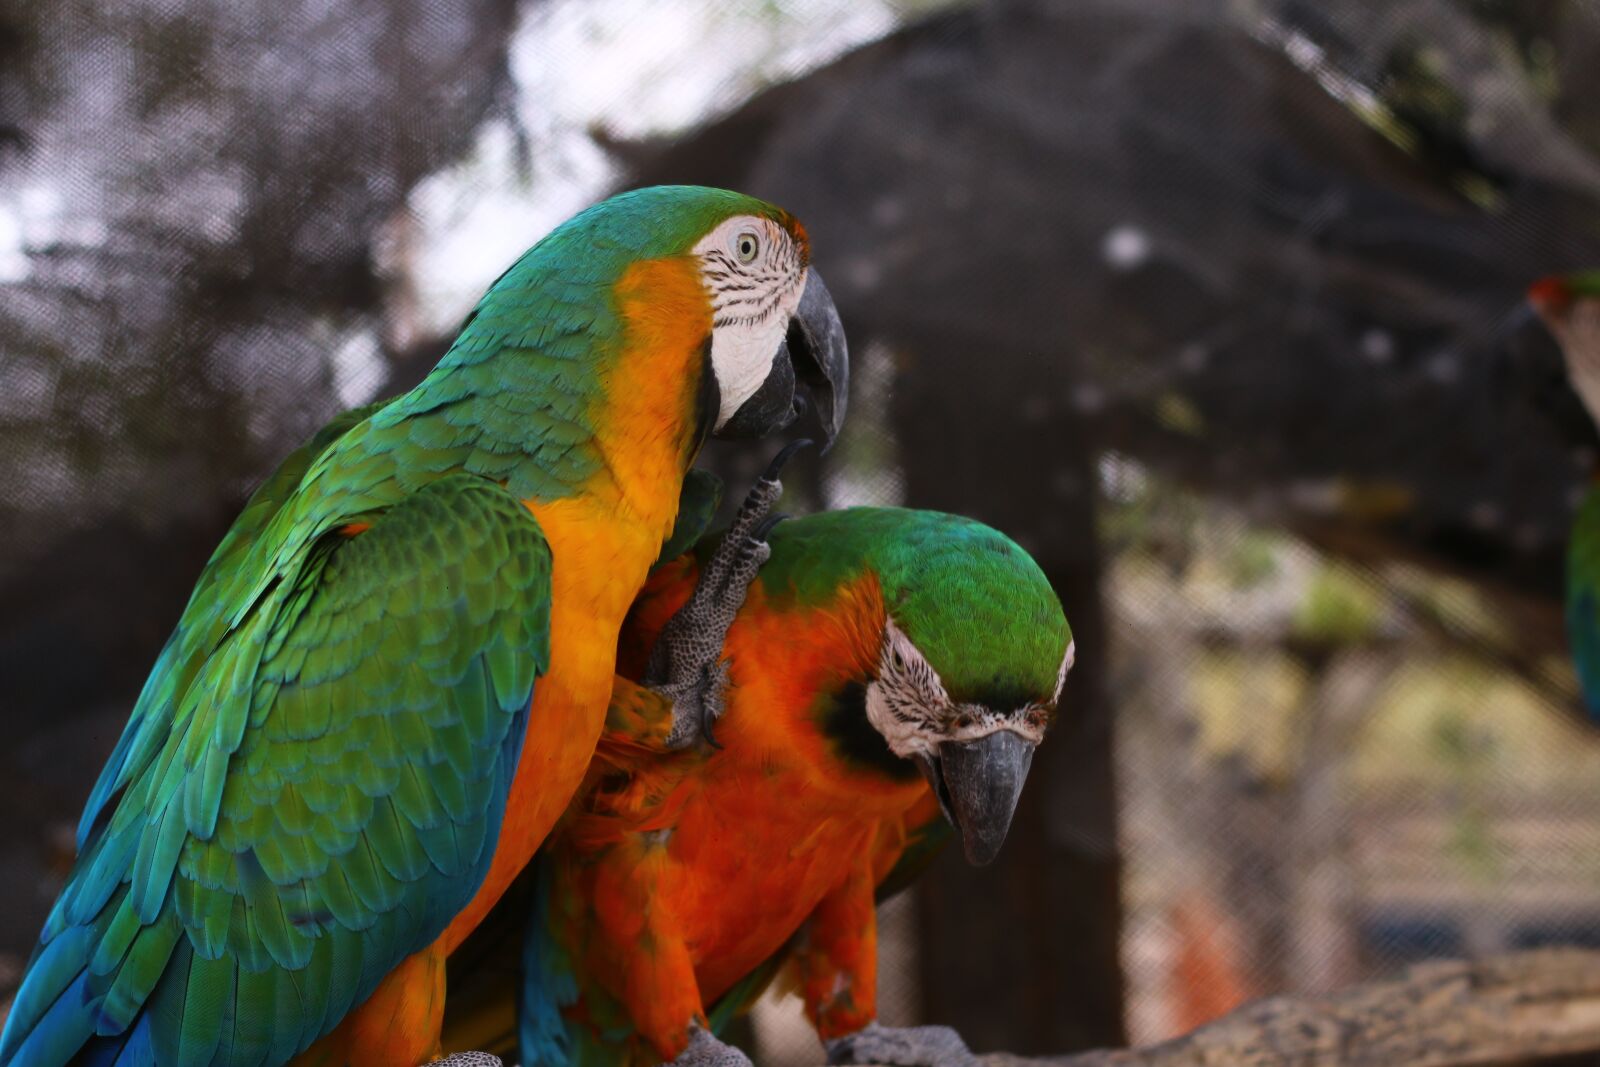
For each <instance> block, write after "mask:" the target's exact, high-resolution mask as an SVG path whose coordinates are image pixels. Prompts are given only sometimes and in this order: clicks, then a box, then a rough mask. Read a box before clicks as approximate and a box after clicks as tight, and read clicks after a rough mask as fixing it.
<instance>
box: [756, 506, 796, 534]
mask: <svg viewBox="0 0 1600 1067" xmlns="http://www.w3.org/2000/svg"><path fill="white" fill-rule="evenodd" d="M792 518H794V516H793V515H790V514H789V513H788V512H786V511H779V512H775V513H773V514H771V515H768V516H767V517H766V518H764V519H762V520H761V523H760V525H758V526H757V527H756V528H755V529H754V530H751V531H750V539H751V540H752V541H765V540H766V539H767V534H769V533H771V532H772V528H773V527H774V526H776V525H778V523H780V522H782V521H783V520H785V519H792Z"/></svg>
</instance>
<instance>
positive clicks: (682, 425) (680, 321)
mask: <svg viewBox="0 0 1600 1067" xmlns="http://www.w3.org/2000/svg"><path fill="white" fill-rule="evenodd" d="M616 299H617V307H618V310H619V311H620V313H621V316H622V318H623V321H624V323H625V324H626V329H625V331H624V333H625V337H626V342H625V344H624V346H623V350H622V352H621V353H620V354H619V356H618V357H617V358H616V359H615V360H613V361H611V363H610V365H609V367H608V369H607V370H606V371H605V376H606V389H605V400H604V402H603V405H602V407H601V409H600V410H598V411H596V412H593V413H592V414H593V425H594V426H595V427H596V431H595V437H594V442H593V443H594V445H595V446H596V447H597V448H598V449H599V451H600V453H601V455H602V457H603V459H604V462H603V463H602V464H601V468H600V470H599V471H598V472H597V473H596V474H595V475H594V476H593V477H592V478H591V479H590V480H589V481H588V482H587V483H586V484H585V485H584V486H582V487H581V488H580V489H579V490H578V491H577V492H576V493H574V494H573V495H571V496H567V497H564V498H561V499H558V500H551V501H540V500H530V501H528V508H529V510H530V511H532V512H533V514H534V515H535V517H537V518H538V520H539V525H540V527H541V528H542V529H543V531H544V535H545V538H546V539H547V540H548V541H549V543H550V551H551V559H552V569H551V591H550V597H551V599H550V668H549V670H548V671H547V672H546V673H545V675H544V676H543V677H541V678H540V679H539V680H538V682H537V683H536V684H535V687H534V697H533V706H532V708H531V709H530V713H529V719H528V736H527V740H526V741H525V742H524V744H523V746H522V755H521V757H520V760H519V762H518V764H517V772H516V775H515V777H514V778H513V780H512V785H511V795H510V798H509V800H508V802H507V805H506V814H505V818H504V821H503V823H502V825H501V829H500V836H499V838H498V840H497V842H496V846H495V855H494V860H493V862H492V864H491V866H490V870H489V875H488V877H487V878H486V879H485V880H484V883H483V886H482V887H481V888H480V889H479V891H478V893H477V895H476V896H475V897H474V898H473V900H472V902H471V903H469V904H468V906H467V907H466V909H464V910H463V911H462V912H461V913H460V914H459V915H458V916H457V917H456V920H455V921H454V922H453V923H452V925H451V927H450V929H449V930H448V931H447V932H446V934H445V944H446V947H447V950H454V948H455V947H456V946H458V945H459V944H460V943H461V941H462V940H464V939H465V937H466V935H467V934H469V933H471V931H472V930H473V929H474V928H475V927H476V926H477V925H478V923H479V922H480V921H481V920H482V918H483V916H484V915H485V914H487V913H488V911H489V909H490V908H491V907H493V905H494V903H495V902H496V901H497V900H498V899H499V898H500V896H501V894H502V893H504V892H505V889H506V888H507V887H508V886H509V885H510V884H511V882H512V880H513V879H515V878H516V876H517V874H518V873H519V872H521V870H522V869H523V867H525V866H526V865H527V863H528V861H529V859H531V858H532V856H533V853H534V852H535V851H536V850H537V849H538V847H539V845H540V843H541V842H543V840H544V838H545V836H546V835H547V834H548V833H549V832H550V828H551V827H552V826H553V825H554V824H555V821H556V819H557V818H559V817H560V815H561V813H562V812H563V811H564V810H565V809H566V807H567V804H568V803H569V802H570V800H571V799H572V796H573V794H574V793H575V792H576V791H577V788H578V786H579V784H580V783H581V782H582V780H583V775H584V771H585V769H586V768H587V766H588V764H589V759H590V757H591V756H592V755H593V753H594V746H595V742H596V741H597V740H598V739H599V736H600V730H601V728H602V726H603V724H604V722H605V711H606V704H607V701H608V699H609V697H610V693H611V678H612V674H613V671H614V670H615V664H616V649H617V635H618V632H619V630H620V629H621V626H622V620H623V617H624V616H625V615H626V613H627V610H628V607H629V605H630V604H631V603H632V602H633V599H634V596H635V595H636V594H637V592H638V591H639V588H640V586H642V585H643V583H644V579H645V575H646V572H647V571H648V569H649V567H650V564H651V563H653V562H654V561H655V558H656V555H657V554H658V553H659V552H660V549H661V543H662V542H663V541H664V540H665V539H666V538H667V535H668V534H669V533H671V531H672V523H673V520H674V519H675V517H676V515H677V507H678V494H679V492H680V490H681V487H682V483H683V473H684V471H685V470H686V469H687V468H688V466H689V463H690V462H691V461H692V460H693V455H692V452H693V450H694V448H695V446H696V442H697V439H696V427H695V415H696V412H695V397H696V396H697V395H698V391H699V382H700V374H701V372H702V366H701V364H702V362H703V354H702V353H703V349H704V342H705V338H706V336H707V335H708V333H709V331H710V329H711V305H710V301H709V299H708V297H707V295H706V292H705V289H704V287H703V285H702V284H701V282H700V279H699V273H698V271H697V270H696V269H695V267H694V264H693V262H692V261H691V260H688V259H685V258H682V257H674V258H669V259H662V260H646V261H643V262H640V263H637V264H635V265H634V266H633V267H632V268H630V269H629V270H628V271H627V272H626V273H625V274H624V276H623V277H622V279H621V280H620V281H619V282H618V284H617V287H616Z"/></svg>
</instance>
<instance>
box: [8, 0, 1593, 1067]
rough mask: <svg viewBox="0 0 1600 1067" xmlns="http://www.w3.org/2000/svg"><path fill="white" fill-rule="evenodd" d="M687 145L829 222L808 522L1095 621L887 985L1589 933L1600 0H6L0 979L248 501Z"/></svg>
mask: <svg viewBox="0 0 1600 1067" xmlns="http://www.w3.org/2000/svg"><path fill="white" fill-rule="evenodd" d="M668 181H672V182H677V181H689V182H696V183H703V184H714V185H726V186H731V187H736V188H739V189H742V190H745V191H748V192H751V193H754V194H757V195H760V196H763V197H767V198H769V199H772V200H775V201H777V202H778V203H781V204H783V205H784V206H785V207H787V208H789V209H790V210H792V211H793V212H795V213H796V214H797V215H798V216H799V217H800V218H802V219H803V220H804V221H805V223H806V225H807V227H808V229H809V230H810V232H811V234H812V237H813V241H814V245H815V248H816V262H817V263H818V265H819V267H820V269H821V270H822V272H823V273H824V274H825V276H826V277H827V278H828V281H829V285H830V287H831V288H832V290H833V293H834V295H835V297H836V299H837V302H838V304H839V307H840V311H841V313H842V315H843V317H844V320H845V322H846V325H847V327H848V330H849V334H850V342H851V347H852V354H853V357H854V359H855V363H856V369H855V371H854V381H853V386H854V395H853V398H852V405H853V406H852V412H851V419H850V421H849V423H848V424H847V432H846V435H845V437H844V438H843V440H842V441H841V443H840V445H839V447H837V448H836V449H835V450H834V451H833V453H832V454H830V456H829V457H828V458H827V461H826V463H825V464H823V465H821V466H820V467H817V466H816V465H815V464H814V463H813V464H812V469H811V471H810V472H809V473H808V474H807V475H803V476H802V475H797V476H796V478H795V482H796V484H795V485H793V486H792V487H791V491H792V492H793V493H794V494H795V495H796V496H798V497H800V498H801V499H800V501H799V505H798V506H809V507H824V506H826V507H838V506H843V505H848V504H854V503H905V504H914V505H922V506H931V507H938V508H943V509H946V510H952V511H959V512H963V513H967V514H971V515H974V516H977V517H979V518H981V519H984V520H986V521H988V522H990V523H992V524H994V525H996V526H998V527H1000V528H1001V529H1003V530H1005V531H1007V532H1008V533H1010V534H1012V535H1013V536H1014V537H1016V538H1017V539H1018V540H1019V541H1020V542H1021V543H1022V544H1023V545H1024V546H1025V547H1026V548H1028V550H1029V551H1030V552H1032V553H1033V555H1034V556H1035V557H1036V558H1037V559H1038V560H1039V561H1040V563H1041V564H1042V565H1043V566H1044V568H1045V569H1046V571H1047V572H1048V573H1049V574H1050V575H1051V577H1052V579H1053V581H1054V582H1055V583H1056V586H1057V588H1058V590H1059V591H1060V593H1061V595H1062V597H1063V599H1064V601H1065V603H1066V606H1067V612H1068V617H1069V618H1070V619H1071V620H1072V623H1073V626H1074V629H1075V631H1076V634H1077V638H1078V645H1079V657H1078V665H1077V667H1076V669H1075V670H1074V672H1073V674H1072V675H1071V677H1070V679H1069V681H1068V685H1067V692H1066V697H1065V702H1064V705H1063V706H1064V708H1065V714H1064V715H1063V717H1062V720H1061V722H1060V723H1059V725H1058V727H1057V730H1056V732H1055V734H1054V735H1053V736H1052V738H1051V739H1050V741H1049V742H1048V743H1047V744H1046V745H1045V746H1044V748H1043V749H1041V751H1040V754H1039V758H1038V760H1037V761H1036V762H1035V770H1034V773H1033V778H1032V781H1031V782H1030V783H1029V786H1028V790H1027V792H1026V793H1025V794H1024V797H1023V806H1022V810H1021V811H1020V813H1019V816H1018V819H1017V822H1016V824H1015V825H1014V827H1013V830H1012V835H1011V839H1010V840H1009V841H1008V843H1007V845H1006V849H1005V852H1004V853H1003V854H1002V856H1001V859H1000V861H999V862H998V863H997V864H996V865H995V866H994V867H992V868H988V869H984V870H982V871H973V870H969V869H967V868H966V867H965V866H964V865H963V863H962V861H961V859H960V857H959V856H957V855H953V854H952V855H948V856H945V857H944V858H943V860H941V862H940V864H939V865H938V867H937V868H936V869H935V870H934V871H933V872H931V873H930V875H929V876H928V877H927V878H926V879H925V880H924V882H923V884H922V886H921V887H920V888H919V889H918V890H916V891H915V892H914V893H912V894H909V895H907V896H906V897H904V898H901V899H899V900H897V901H895V902H893V903H892V904H891V905H889V906H888V907H887V908H886V909H885V914H884V919H883V922H884V927H885V933H884V937H883V942H884V943H883V946H882V951H883V953H884V957H885V958H884V963H883V971H882V973H883V983H884V989H883V994H882V997H883V1001H884V1011H883V1015H884V1019H885V1021H886V1022H888V1023H891V1024H894V1023H905V1022H909V1021H914V1020H936V1021H939V1022H944V1023H949V1024H952V1025H955V1026H957V1027H958V1028H959V1029H960V1030H961V1031H962V1032H963V1033H964V1034H965V1035H966V1037H967V1039H968V1041H969V1042H970V1043H971V1044H972V1045H973V1047H975V1048H978V1049H998V1048H1005V1049H1010V1050H1013V1051H1017V1052H1047V1051H1048V1052H1063V1051H1068V1050H1072V1049H1077V1048H1083V1047H1088V1046H1095V1045H1114V1044H1120V1043H1122V1042H1124V1041H1128V1040H1131V1041H1134V1042H1140V1043H1143V1042H1149V1041H1153V1040H1157V1039H1160V1038H1164V1037H1167V1036H1170V1035H1173V1034H1177V1033H1181V1032H1183V1031H1185V1030H1187V1029H1189V1028H1191V1027H1193V1026H1195V1025H1197V1024H1199V1023H1201V1022H1204V1021H1206V1020H1208V1019H1210V1018H1213V1017H1215V1016H1217V1015H1218V1014H1221V1013H1223V1012H1226V1011H1228V1010H1229V1009H1231V1008H1232V1007H1234V1006H1236V1005H1238V1004H1239V1003H1240V1002H1242V1001H1244V1000H1247V999H1251V998H1254V997H1258V996H1263V995H1267V994H1273V993H1279V992H1297V991H1317V990H1325V989H1329V988H1332V987H1336V986H1340V985H1345V984H1348V983H1351V982H1355V981H1359V980H1362V979H1366V978H1370V977H1375V976H1380V975H1386V974H1390V973H1393V972H1394V971H1395V970H1396V969H1397V968H1399V967H1401V966H1403V965H1405V964H1407V963H1411V962H1414V961H1417V960H1421V959H1426V958H1431V957H1441V956H1443V957H1450V956H1461V955H1467V954H1480V953H1486V952H1494V951H1500V950H1506V949H1512V948H1519V947H1528V946H1535V945H1543V944H1579V945H1591V946H1595V945H1600V738H1597V735H1596V734H1595V733H1594V732H1593V731H1591V730H1590V729H1589V728H1587V727H1586V726H1585V725H1584V724H1583V722H1582V720H1581V718H1580V715H1579V711H1578V702H1577V696H1576V687H1575V683H1574V679H1573V674H1572V670H1571V667H1570V663H1569V659H1568V654H1567V650H1566V645H1565V640H1564V637H1563V634H1562V630H1561V615H1560V611H1561V609H1560V586H1561V574H1562V555H1563V552H1564V548H1565V540H1566V536H1567V528H1568V525H1569V522H1570V519H1571V515H1572V511H1573V508H1574V506H1575V504H1576V502H1577V500H1578V499H1579V495H1580V494H1581V492H1582V491H1583V489H1584V488H1585V486H1586V485H1587V483H1588V480H1589V478H1590V474H1591V471H1592V470H1593V468H1594V466H1595V462H1596V458H1597V451H1596V446H1597V439H1596V434H1595V430H1594V428H1593V426H1592V425H1591V424H1590V423H1589V421H1588V419H1587V418H1586V417H1585V415H1584V414H1583V412H1582V409H1581V408H1580V407H1579V405H1578V402H1577V400H1576V398H1575V397H1574V395H1573V394H1572V393H1571V392H1570V390H1569V388H1568V386H1567V385H1566V382H1565V379H1564V376H1563V373H1562V368H1561V363H1560V360H1559V356H1558V354H1557V351H1556V349H1555V347H1554V345H1553V343H1552V342H1551V341H1550V339H1549V338H1548V336H1546V335H1545V333H1544V332H1543V330H1542V329H1541V328H1540V327H1539V326H1537V325H1536V324H1534V323H1532V322H1531V321H1529V320H1527V319H1526V318H1525V317H1523V316H1521V315H1520V314H1519V309H1520V307H1521V300H1522V293H1523V292H1524V290H1525V289H1526V287H1527V285H1528V283H1529V282H1530V281H1531V280H1533V279H1534V278H1536V277H1538V276H1540V275H1543V274H1547V273H1551V272H1557V271H1563V270H1570V269H1574V268H1580V267H1594V266H1600V4H1597V3H1596V2H1595V0H1385V2H1382V3H1379V2H1374V0H1315V2H1312V0H977V2H964V3H951V2H946V0H748V2H721V3H717V2H712V3H690V2H685V0H520V2H516V0H426V2H424V0H283V2H280V3H275V4H235V3H230V2H227V0H125V2H122V3H118V4H105V3H100V2H95V0H53V2H52V3H50V4H38V3H26V2H23V0H0V486H3V487H4V491H3V492H0V723H3V725H4V727H5V729H6V742H5V744H3V745H0V870H3V871H4V872H5V874H4V877H3V878H0V999H3V998H4V997H7V996H9V990H10V988H11V987H12V986H14V984H15V981H16V979H17V977H18V974H19V970H20V966H21V963H22V961H23V960H24V959H25V958H26V956H27V953H28V952H29V950H30V946H31V943H32V940H33V938H34V936H35V935H36V933H37V931H38V928H39V924H40V922H41V921H42V917H43V914H44V911H45V909H46V908H47V907H48V904H49V903H50V901H51V900H52V898H53V896H54V893H55V891H56V888H57V886H58V885H59V880H60V878H61V876H62V875H63V873H64V872H65V870H66V868H67V865H68V863H69V862H70V857H71V842H72V832H71V829H72V825H73V823H74V822H75V820H76V818H77V815H78V812H79V809H80V806H81V804H82V802H83V798H84V797H85V795H86V793H87V790H88V788H89V785H90V784H91V782H92V780H93V777H94V775H95V773H96V771H97V770H98V768H99V766H100V764H101V762H102V761H103V759H104V757H105V755H106V753H107V752H108V751H109V750H110V748H111V745H112V744H113V742H114V741H115V738H116V736H117V734H118V732H119V731H120V729H121V726H122V723H123V721H124V720H125V718H126V715H127V711H128V708H129V706H130V705H131V702H132V699H133V697H134V696H135V694H136V693H137V690H138V687H139V685H140V683H141V682H142V680H143V678H144V675H145V672H146V671H147V670H148V668H149V666H150V664H151V662H152V661H153V659H154V656H155V653H156V651H157V650H158V648H159V647H160V645H161V643H162V641H163V640H164V639H165V636H166V633H167V631H168V630H169V628H170V627H171V626H172V624H173V623H174V622H175V621H176V618H177V616H178V612H179V609H180V608H181V606H182V603H183V601H184V599H185V598H186V596H187V594H188V591H189V589H190V586H191V584H192V582H193V580H194V578H195V576H196V574H197V572H198V570H199V568H200V566H201V564H202V563H203V561H204V559H205V558H206V556H207V554H208V553H209V552H210V550H211V548H212V547H213V546H214V544H215V543H216V541H217V540H218V539H219V538H220V536H221V534H222V532H223V531H224V530H225V529H226V527H227V525H228V523H229V522H230V521H231V519H232V517H233V515H234V514H235V512H236V510H237V509H238V507H239V505H240V504H241V502H242V501H243V499H244V497H245V496H246V495H247V494H248V492H249V491H250V489H251V488H252V487H253V485H254V483H255V481H256V480H257V479H259V478H260V477H261V476H262V475H263V474H264V473H265V472H266V471H267V470H269V469H270V468H271V467H272V465H273V464H275V463H276V461H277V460H278V459H279V458H281V457H282V456H283V455H284V454H285V453H286V452H288V451H289V450H290V449H291V448H292V447H294V446H295V445H296V444H297V443H298V442H299V441H301V440H302V439H303V438H304V437H305V436H307V435H308V434H309V432H310V431H312V430H313V429H314V428H316V427H317V426H319V425H321V424H322V423H323V422H324V421H325V420H326V419H328V418H329V416H330V415H332V414H333V413H334V412H335V411H337V410H339V409H341V408H343V407H347V406H351V405H355V404H358V403H362V402H364V401H366V400H368V399H371V398H374V397H376V396H380V395H384V394H386V393H389V392H392V391H395V390H398V389H402V388H405V387H406V386H408V385H409V384H411V383H412V382H414V381H415V380H417V379H418V378H419V377H420V376H421V375H422V374H423V373H424V372H425V371H426V370H427V369H428V368H429V367H430V366H431V365H432V363H433V361H434V360H435V359H436V358H437V357H438V355H439V354H440V353H441V352H442V351H443V349H444V346H445V345H446V344H448V341H449V339H450V337H451V334H452V330H453V327H454V326H455V324H456V323H458V322H459V320H460V319H461V317H462V316H463V314H464V313H465V311H466V310H467V308H468V307H469V306H470V305H471V303H472V302H473V301H474V300H475V299H476V297H477V296H478V295H479V294H480V293H481V291H482V290H483V288H484V287H485V286H486V285H487V284H488V283H489V282H490V281H491V280H492V279H493V278H494V277H495V276H496V275H498V274H499V273H500V271H501V270H502V269H503V268H504V267H505V266H506V265H507V263H509V262H510V260H511V259H513V258H514V257H515V256H516V255H517V254H518V253H520V252H521V251H522V250H523V249H524V248H525V247H526V246H527V245H529V244H531V243H532V242H533V241H534V240H535V239H537V238H538V237H539V236H540V235H541V234H543V233H544V232H545V231H546V230H548V229H549V228H550V227H551V226H553V225H554V224H555V223H557V222H559V221H560V220H561V219H563V218H565V217H566V216H568V215H569V214H571V213H572V212H574V211H575V210H577V209H578V208H580V207H582V206H584V205H586V204H588V203H590V202H592V201H594V200H596V199H599V198H601V197H602V196H604V195H606V194H607V193H608V192H609V191H612V190H614V189H616V188H620V187H624V186H628V185H633V184H653V183H657V182H668ZM745 451H748V450H745ZM740 458H742V459H746V460H749V461H750V462H752V463H753V462H754V461H755V460H756V459H757V458H759V457H756V456H753V455H750V456H746V455H744V454H743V453H742V452H741V457H740ZM709 459H710V461H711V462H712V463H713V464H720V465H723V466H724V467H725V468H726V469H727V470H728V473H730V474H731V475H734V476H738V477H746V476H748V473H749V472H748V471H745V470H741V469H739V468H738V467H735V466H730V464H732V463H733V462H734V460H733V458H732V456H731V454H730V455H723V454H720V453H714V454H712V455H711V456H710V457H709ZM798 1018H799V1009H798V1002H797V1001H796V1000H794V999H793V998H789V999H788V1000H785V1001H779V1000H774V1001H772V1002H770V1003H767V1004H764V1005H763V1007H762V1008H761V1010H760V1011H759V1012H758V1014H757V1017H756V1019H755V1021H754V1030H753V1035H752V1036H751V1041H753V1051H754V1052H755V1054H756V1059H757V1062H758V1063H761V1064H763V1065H766V1064H774V1065H776V1064H784V1065H788V1064H806V1063H814V1062H816V1061H817V1059H818V1054H819V1050H818V1048H817V1046H816V1045H815V1043H814V1040H813V1039H812V1038H811V1037H810V1036H809V1034H808V1033H807V1032H806V1030H805V1029H804V1027H803V1025H801V1024H799V1023H797V1022H796V1020H797V1019H798Z"/></svg>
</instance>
